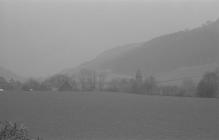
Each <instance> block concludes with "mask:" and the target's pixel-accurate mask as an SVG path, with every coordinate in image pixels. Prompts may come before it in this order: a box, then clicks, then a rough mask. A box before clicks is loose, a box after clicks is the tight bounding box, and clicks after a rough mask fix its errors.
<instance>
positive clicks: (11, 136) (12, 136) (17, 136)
mask: <svg viewBox="0 0 219 140" xmlns="http://www.w3.org/2000/svg"><path fill="white" fill-rule="evenodd" d="M0 140H34V139H32V138H31V137H30V136H29V135H28V130H27V128H26V127H25V126H24V125H19V126H18V125H17V123H12V122H10V121H5V122H0ZM37 140H39V137H38V138H37Z"/></svg>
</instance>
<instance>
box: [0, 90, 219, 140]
mask: <svg viewBox="0 0 219 140" xmlns="http://www.w3.org/2000/svg"><path fill="white" fill-rule="evenodd" d="M218 114H219V100H218V99H203V98H185V97H184V98H180V97H159V96H143V95H132V94H125V93H106V92H105V93H101V92H98V93H94V92H84V93H77V92H30V93H22V92H21V93H17V92H10V93H5V94H1V95H0V121H4V120H10V121H15V122H19V123H24V124H25V126H27V127H28V129H29V130H30V132H31V135H33V136H38V135H39V136H41V137H43V138H44V139H45V140H72V139H75V140H217V139H219V136H218V135H219V134H218V132H219V130H218V129H219V115H218Z"/></svg>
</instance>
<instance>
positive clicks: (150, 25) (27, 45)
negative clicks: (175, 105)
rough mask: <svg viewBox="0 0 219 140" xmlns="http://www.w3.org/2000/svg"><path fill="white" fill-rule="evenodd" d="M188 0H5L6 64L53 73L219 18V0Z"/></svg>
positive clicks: (0, 19) (0, 58) (1, 25)
mask: <svg viewBox="0 0 219 140" xmlns="http://www.w3.org/2000/svg"><path fill="white" fill-rule="evenodd" d="M161 1H162V2H161ZM173 1H174V2H173ZM188 1H189V0H166V1H165V0H160V1H159V0H155V1H153V2H152V0H133V1H132V0H119V1H115V0H99V1H98V0H81V1H79V0H55V1H54V0H53V1H52V0H0V66H2V67H5V68H7V69H10V70H11V71H13V72H15V73H17V74H18V75H22V76H32V77H38V76H46V75H51V74H54V73H56V72H59V71H62V70H63V69H66V68H73V67H75V66H77V65H79V64H80V63H82V62H84V61H88V60H90V59H92V58H94V57H95V56H96V55H97V54H99V53H101V52H103V51H104V50H107V49H110V48H112V47H115V46H118V45H123V44H128V43H133V42H141V41H147V40H149V39H151V38H153V37H156V36H158V35H162V34H166V33H171V32H175V31H179V30H182V29H185V28H188V29H190V28H194V27H197V26H199V25H201V24H202V23H204V22H206V21H207V20H215V19H216V18H219V1H218V0H194V1H192V0H190V2H188ZM191 1H192V2H191ZM217 1H218V2H217Z"/></svg>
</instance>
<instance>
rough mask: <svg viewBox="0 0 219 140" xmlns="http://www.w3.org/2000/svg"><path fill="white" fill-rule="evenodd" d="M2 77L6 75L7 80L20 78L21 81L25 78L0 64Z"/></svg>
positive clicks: (0, 75)
mask: <svg viewBox="0 0 219 140" xmlns="http://www.w3.org/2000/svg"><path fill="white" fill-rule="evenodd" d="M0 77H4V78H5V79H6V80H10V79H14V80H19V81H23V80H24V78H22V77H20V76H18V75H17V74H15V73H13V72H11V71H10V70H8V69H5V68H3V67H1V66H0Z"/></svg>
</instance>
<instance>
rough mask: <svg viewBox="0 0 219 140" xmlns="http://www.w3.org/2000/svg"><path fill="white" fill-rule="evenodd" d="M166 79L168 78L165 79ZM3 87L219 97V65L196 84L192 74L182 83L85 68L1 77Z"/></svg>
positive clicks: (138, 71)
mask: <svg viewBox="0 0 219 140" xmlns="http://www.w3.org/2000/svg"><path fill="white" fill-rule="evenodd" d="M164 82H165V81H164ZM0 89H4V90H22V91H110V92H125V93H134V94H141V95H163V96H191V97H218V96H219V68H217V69H216V70H215V71H212V72H207V73H205V74H204V75H203V76H202V78H201V80H200V81H199V82H198V83H197V84H196V83H195V82H194V81H193V80H192V78H185V79H183V80H182V83H181V85H164V84H160V81H157V80H156V79H155V77H153V76H149V77H144V76H143V74H142V73H141V71H140V70H137V71H136V73H135V75H134V76H133V77H132V78H112V79H111V80H109V78H107V73H106V72H96V71H93V70H89V69H81V70H80V72H79V74H78V75H77V76H66V75H64V74H57V75H54V76H51V77H49V78H47V79H45V80H44V81H42V82H39V81H37V80H35V79H29V80H27V81H25V82H19V81H15V80H13V79H11V80H9V81H7V80H6V79H4V78H3V77H0Z"/></svg>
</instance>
